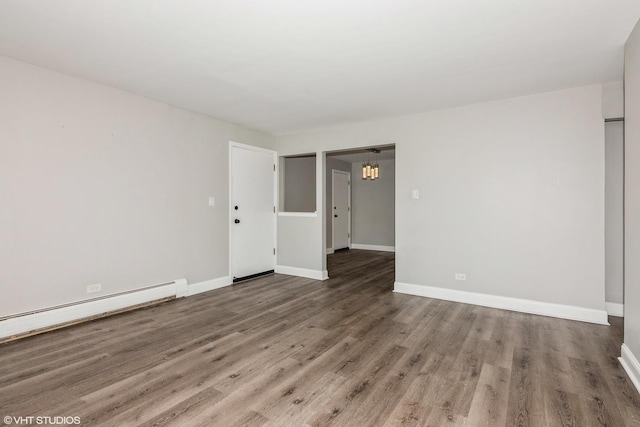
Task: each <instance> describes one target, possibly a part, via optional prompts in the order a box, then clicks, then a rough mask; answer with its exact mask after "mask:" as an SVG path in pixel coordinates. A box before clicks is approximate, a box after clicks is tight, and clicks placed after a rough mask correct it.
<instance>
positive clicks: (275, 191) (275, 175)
mask: <svg viewBox="0 0 640 427" xmlns="http://www.w3.org/2000/svg"><path fill="white" fill-rule="evenodd" d="M234 147H235V148H243V149H245V150H252V151H257V152H260V153H268V154H271V155H272V156H273V165H274V172H273V206H274V213H273V247H274V249H275V254H274V255H273V266H274V269H275V266H276V265H278V246H277V242H278V215H277V213H276V212H277V208H276V206H278V153H277V152H276V151H274V150H269V149H267V148H262V147H256V146H253V145H247V144H242V143H239V142H235V141H229V159H228V162H229V209H228V214H229V215H228V217H227V227H229V277H231V278H233V249H232V247H231V245H232V241H231V238H232V236H231V217H232V216H233V191H232V190H233V171H232V170H231V168H232V162H231V156H232V153H233V148H234Z"/></svg>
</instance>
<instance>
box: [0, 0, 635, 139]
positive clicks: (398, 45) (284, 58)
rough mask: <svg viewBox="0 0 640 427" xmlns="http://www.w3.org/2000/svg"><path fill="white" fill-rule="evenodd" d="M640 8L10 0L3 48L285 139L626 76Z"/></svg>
mask: <svg viewBox="0 0 640 427" xmlns="http://www.w3.org/2000/svg"><path fill="white" fill-rule="evenodd" d="M639 17H640V1H638V0H606V1H605V0H560V1H559V0H517V1H515V0H321V1H320V0H318V1H311V0H273V1H265V0H91V1H87V0H50V1H42V0H2V1H0V55H5V56H8V57H11V58H16V59H19V60H22V61H25V62H29V63H32V64H36V65H40V66H43V67H47V68H51V69H54V70H59V71H62V72H64V73H68V74H72V75H75V76H79V77H82V78H85V79H88V80H92V81H96V82H100V83H105V84H107V85H111V86H114V87H118V88H121V89H124V90H127V91H130V92H134V93H138V94H141V95H145V96H148V97H150V98H154V99H158V100H161V101H164V102H167V103H170V104H174V105H177V106H180V107H184V108H187V109H190V110H193V111H198V112H201V113H204V114H208V115H210V116H214V117H218V118H221V119H224V120H228V121H231V122H234V123H238V124H242V125H245V126H248V127H251V128H255V129H259V130H263V131H266V132H269V133H274V134H279V133H287V132H292V131H297V130H305V129H313V128H320V127H326V126H331V125H336V124H341V123H347V122H354V121H362V120H370V119H375V118H379V117H385V116H395V115H402V114H407V113H415V112H420V111H426V110H430V109H438V108H444V107H449V106H454V105H463V104H469V103H474V102H480V101H487V100H492V99H500V98H506V97H511V96H518V95H524V94H530V93H536V92H542V91H549V90H555V89H561V88H567V87H575V86H581V85H587V84H592V83H600V82H607V81H615V80H621V79H622V66H623V45H624V42H625V41H626V39H627V37H628V35H629V33H630V32H631V30H632V28H633V26H634V25H635V23H636V22H637V20H638V18H639Z"/></svg>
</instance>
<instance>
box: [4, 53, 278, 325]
mask: <svg viewBox="0 0 640 427" xmlns="http://www.w3.org/2000/svg"><path fill="white" fill-rule="evenodd" d="M0 94H2V95H1V96H0V206H2V209H0V259H1V260H2V267H1V268H0V287H2V290H1V292H0V293H1V294H2V298H0V315H7V314H12V313H18V312H24V311H27V310H33V309H38V308H43V307H48V306H52V305H56V304H62V303H67V302H71V301H77V300H83V299H86V298H87V297H88V296H90V297H94V296H99V295H103V294H109V293H113V292H119V291H124V290H129V289H134V288H139V287H142V286H145V285H151V284H157V283H162V282H166V281H171V280H174V279H178V278H186V279H187V280H188V282H189V283H195V282H201V281H205V280H209V279H214V278H219V277H224V276H227V275H228V274H229V273H228V263H229V255H228V247H229V245H228V226H229V213H228V144H229V140H233V141H237V142H242V143H246V144H252V145H258V146H262V147H266V148H274V142H273V139H272V138H271V137H270V136H267V135H264V134H261V133H259V132H255V131H251V130H248V129H245V128H242V127H240V126H236V125H233V124H230V123H226V122H223V121H220V120H216V119H212V118H209V117H206V116H203V115H199V114H195V113H192V112H189V111H186V110H182V109H180V108H176V107H173V106H170V105H166V104H162V103H160V102H156V101H153V100H150V99H147V98H143V97H140V96H137V95H134V94H131V93H127V92H123V91H119V90H116V89H112V88H109V87H106V86H102V85H98V84H94V83H90V82H87V81H85V80H81V79H77V78H74V77H70V76H67V75H63V74H59V73H56V72H52V71H49V70H46V69H43V68H38V67H34V66H31V65H27V64H24V63H21V62H17V61H14V60H10V59H8V58H2V57H0ZM209 196H214V197H215V207H208V205H207V202H208V198H209ZM94 283H101V284H102V292H101V293H98V294H91V295H87V293H86V286H87V285H89V284H94Z"/></svg>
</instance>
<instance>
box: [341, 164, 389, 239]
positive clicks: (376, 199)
mask: <svg viewBox="0 0 640 427" xmlns="http://www.w3.org/2000/svg"><path fill="white" fill-rule="evenodd" d="M378 164H379V165H380V168H379V171H380V177H379V178H378V179H376V180H375V181H371V180H368V179H366V180H365V179H362V164H361V163H353V164H352V172H351V176H352V177H353V178H352V183H353V185H352V186H351V191H352V196H351V210H352V213H351V223H352V228H351V230H352V233H351V243H352V244H354V245H356V246H357V245H367V246H386V247H387V248H390V247H393V246H395V244H396V243H395V235H396V233H395V210H396V209H395V207H396V204H395V190H396V179H395V176H396V172H395V160H379V161H378Z"/></svg>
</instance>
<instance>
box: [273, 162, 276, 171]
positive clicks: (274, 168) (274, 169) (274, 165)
mask: <svg viewBox="0 0 640 427" xmlns="http://www.w3.org/2000/svg"><path fill="white" fill-rule="evenodd" d="M273 171H274V172H275V171H276V164H275V163H274V164H273Z"/></svg>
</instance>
